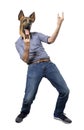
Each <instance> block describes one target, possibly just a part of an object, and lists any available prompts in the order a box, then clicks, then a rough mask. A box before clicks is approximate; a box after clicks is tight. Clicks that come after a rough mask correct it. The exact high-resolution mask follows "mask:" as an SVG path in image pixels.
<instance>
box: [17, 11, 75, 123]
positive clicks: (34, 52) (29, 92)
mask: <svg viewBox="0 0 84 130" xmlns="http://www.w3.org/2000/svg"><path fill="white" fill-rule="evenodd" d="M63 20H64V14H63V13H62V17H60V16H59V14H58V16H57V27H56V29H55V31H54V33H53V34H52V35H51V36H46V35H44V34H42V33H38V32H30V29H31V27H29V28H26V29H24V32H25V34H26V35H27V36H28V38H25V37H23V38H22V37H20V38H19V39H18V40H17V41H16V49H17V51H18V52H19V54H20V57H21V59H22V60H23V61H25V62H26V63H27V64H28V65H29V66H28V73H27V81H26V89H25V95H24V99H23V104H22V108H21V112H20V114H19V115H18V116H17V118H16V120H15V121H16V122H17V123H20V122H22V121H23V119H24V118H25V117H26V116H27V115H28V114H29V112H30V108H31V104H32V103H33V100H34V99H35V96H36V93H37V90H38V86H39V83H40V81H41V79H42V78H43V77H45V78H47V79H48V80H49V81H50V82H51V84H52V85H53V86H54V87H55V88H56V89H57V91H58V93H59V96H58V99H57V103H56V108H55V111H54V117H55V119H60V120H62V121H63V122H65V123H71V122H72V121H71V120H70V119H69V118H68V117H67V116H65V114H64V108H65V105H66V102H67V100H68V96H69V89H68V87H67V85H66V83H65V81H64V79H63V77H62V75H61V74H60V72H59V70H58V68H57V67H56V65H55V64H54V63H52V62H51V61H50V57H49V56H48V55H47V53H46V52H45V50H44V48H43V46H42V42H45V43H48V44H51V43H53V42H54V41H55V40H56V38H57V36H58V33H59V30H60V27H61V25H62V22H63ZM25 43H30V45H29V44H28V45H29V46H28V47H29V49H28V48H27V49H26V51H27V52H28V50H29V52H28V53H26V54H27V55H25V51H24V50H25V49H24V48H25V47H24V46H25ZM27 56H28V57H27ZM28 58H29V59H28Z"/></svg>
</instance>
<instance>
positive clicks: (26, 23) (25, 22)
mask: <svg viewBox="0 0 84 130" xmlns="http://www.w3.org/2000/svg"><path fill="white" fill-rule="evenodd" d="M18 20H20V28H19V33H20V35H21V37H23V38H24V37H25V31H24V30H25V29H28V30H29V31H30V29H31V25H32V23H33V22H34V21H35V12H33V13H32V14H31V15H30V16H29V17H25V16H24V13H23V11H22V10H20V12H19V14H18Z"/></svg>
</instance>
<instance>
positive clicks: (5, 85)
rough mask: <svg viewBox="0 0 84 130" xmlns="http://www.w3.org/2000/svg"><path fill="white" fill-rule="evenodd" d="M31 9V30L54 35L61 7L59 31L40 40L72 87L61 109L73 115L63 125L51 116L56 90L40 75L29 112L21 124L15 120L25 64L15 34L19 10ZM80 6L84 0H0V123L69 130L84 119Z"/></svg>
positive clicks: (11, 128)
mask: <svg viewBox="0 0 84 130" xmlns="http://www.w3.org/2000/svg"><path fill="white" fill-rule="evenodd" d="M20 9H22V10H23V11H24V13H25V15H26V16H28V15H30V14H31V13H32V12H33V11H35V13H36V21H35V23H34V24H33V26H32V31H38V32H42V33H44V34H46V35H52V33H53V32H54V30H55V28H56V24H57V14H58V13H60V15H61V12H62V11H63V12H64V22H63V24H62V27H61V29H60V33H59V35H58V37H57V39H56V41H55V42H54V44H52V45H46V44H45V43H44V44H43V45H44V47H45V49H46V51H47V53H48V54H49V56H50V57H51V59H52V61H53V62H54V63H55V64H56V65H57V66H58V68H59V70H60V71H61V73H62V75H63V77H64V79H65V80H66V82H67V84H68V87H69V89H70V96H69V100H68V102H67V104H66V108H65V113H66V114H67V116H69V117H70V118H71V119H72V124H70V125H67V124H64V123H62V122H60V121H56V120H55V119H54V118H53V112H54V108H55V104H56V100H57V96H58V93H57V91H56V90H55V89H54V88H53V87H52V85H51V84H50V82H49V81H48V80H46V79H43V80H42V82H41V84H40V86H39V90H38V93H37V96H36V100H35V101H34V103H33V104H32V108H31V113H30V114H29V116H28V117H27V118H26V119H24V121H23V122H22V123H21V124H17V123H15V118H16V116H17V115H18V114H19V112H20V109H21V105H22V100H23V96H24V89H25V82H26V74H27V65H26V64H25V63H23V62H22V61H21V60H20V58H19V55H18V53H17V51H16V48H15V41H16V40H17V39H18V37H19V21H18V13H19V11H20ZM83 35H84V6H83V0H68V1H67V0H49V1H46V0H14V1H12V0H3V1H2V2H0V129H3V130H5V129H8V130H23V129H25V130H27V129H30V130H34V129H36V130H39V129H43V130H61V129H62V130H73V129H78V130H79V129H83V127H84V124H83V121H84V118H83V117H84V101H83V100H84V92H83V91H84V45H83V44H84V36H83Z"/></svg>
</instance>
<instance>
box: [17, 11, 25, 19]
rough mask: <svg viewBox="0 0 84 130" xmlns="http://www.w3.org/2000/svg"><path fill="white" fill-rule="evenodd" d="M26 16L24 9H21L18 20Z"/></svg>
mask: <svg viewBox="0 0 84 130" xmlns="http://www.w3.org/2000/svg"><path fill="white" fill-rule="evenodd" d="M23 17H24V13H23V11H22V10H20V12H19V14H18V20H21V19H22V18H23Z"/></svg>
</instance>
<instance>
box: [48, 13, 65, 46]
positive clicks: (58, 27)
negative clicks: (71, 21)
mask: <svg viewBox="0 0 84 130" xmlns="http://www.w3.org/2000/svg"><path fill="white" fill-rule="evenodd" d="M63 20H64V13H62V17H60V16H59V14H58V16H57V27H56V29H55V31H54V33H53V34H52V35H51V36H50V37H49V38H48V43H49V44H51V43H53V42H54V41H55V40H56V38H57V36H58V33H59V30H60V27H61V25H62V22H63Z"/></svg>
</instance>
